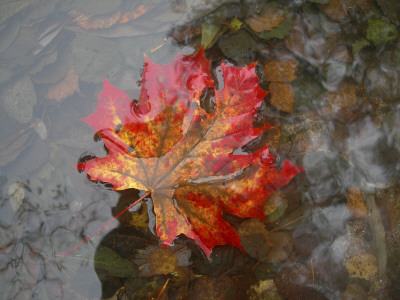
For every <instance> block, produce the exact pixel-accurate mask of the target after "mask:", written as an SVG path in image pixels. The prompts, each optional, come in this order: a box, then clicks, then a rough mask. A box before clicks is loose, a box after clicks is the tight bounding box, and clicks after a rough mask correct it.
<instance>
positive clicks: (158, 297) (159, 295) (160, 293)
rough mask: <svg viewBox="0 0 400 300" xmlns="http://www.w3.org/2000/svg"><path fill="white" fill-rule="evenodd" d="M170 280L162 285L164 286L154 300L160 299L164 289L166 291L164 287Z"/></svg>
mask: <svg viewBox="0 0 400 300" xmlns="http://www.w3.org/2000/svg"><path fill="white" fill-rule="evenodd" d="M170 280H171V278H168V279H167V281H166V282H165V283H164V285H163V287H162V289H161V291H160V292H159V293H158V296H157V298H156V300H158V299H160V297H161V295H162V294H163V293H164V291H165V289H166V287H167V285H168V282H169V281H170Z"/></svg>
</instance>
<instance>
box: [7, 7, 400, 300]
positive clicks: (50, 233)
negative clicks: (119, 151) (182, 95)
mask: <svg viewBox="0 0 400 300" xmlns="http://www.w3.org/2000/svg"><path fill="white" fill-rule="evenodd" d="M399 26H400V4H399V3H398V1H396V0H393V1H382V0H376V1H372V0H330V1H329V0H318V1H317V0H314V1H311V0H309V1H306V0H303V1H302V0H298V1H285V0H280V1H206V0H198V1H197V0H193V1H190V0H186V1H185V0H175V1H157V0H152V1H124V0H101V1H95V0H79V1H78V0H76V1H72V0H71V1H61V0H60V1H58V0H18V1H1V3H0V66H1V67H0V89H1V90H0V92H1V109H0V116H1V119H0V120H1V124H0V126H1V131H0V182H1V187H2V188H1V200H0V205H1V209H0V225H1V226H0V237H1V238H0V249H1V251H0V279H1V285H0V286H1V289H0V298H1V299H100V298H102V297H103V298H107V299H108V298H112V299H367V298H368V297H369V298H368V299H399V294H400V284H399V282H400V251H399V249H400V248H399V246H400V191H399V178H400V176H399V175H400V159H399V157H400V155H399V154H400V126H399V125H400V105H399V104H400V101H399V99H400V38H399V29H400V27H399ZM201 44H204V46H205V48H206V57H207V58H208V59H209V60H210V61H211V62H212V70H213V71H214V73H215V74H216V75H215V79H220V78H219V77H218V76H220V75H219V74H220V73H219V72H218V66H219V64H220V62H221V61H222V60H224V61H226V62H228V63H230V64H232V65H235V66H245V65H248V64H250V63H252V62H254V61H258V64H257V68H256V69H257V74H258V75H259V78H260V85H261V86H262V87H263V88H264V89H265V90H268V91H270V94H269V95H267V97H266V99H265V100H264V103H263V105H262V106H261V107H260V109H259V111H258V115H257V118H256V120H255V123H257V124H264V123H267V124H270V125H272V126H273V127H272V128H271V129H270V130H268V131H266V132H265V133H264V134H263V135H262V136H261V137H260V138H258V139H257V141H255V142H253V143H251V144H250V145H249V146H248V147H247V148H245V149H244V150H245V151H253V150H254V149H256V148H257V147H258V146H260V145H264V144H266V143H267V144H268V145H269V149H270V152H271V153H272V154H273V155H274V157H275V159H276V162H277V163H276V166H277V167H278V168H279V166H280V165H281V163H282V162H283V161H284V160H285V159H288V160H290V161H291V162H293V163H296V164H297V165H298V166H300V167H303V168H305V171H304V172H302V173H301V174H299V175H297V176H296V177H295V178H294V179H293V180H292V181H291V182H290V183H289V185H288V186H287V187H285V188H283V189H281V190H280V191H279V192H276V193H274V194H273V195H272V196H271V197H270V199H268V201H267V202H266V203H267V204H268V205H266V206H265V215H266V219H267V220H268V222H262V221H259V220H255V219H240V218H238V217H234V216H231V215H229V214H225V215H224V217H225V219H226V220H227V221H228V222H229V223H230V224H232V226H233V227H234V228H235V229H237V230H238V232H239V235H240V236H241V239H242V246H243V248H244V250H245V253H242V252H241V251H240V250H239V249H237V248H234V247H231V246H217V247H216V248H214V250H213V251H212V253H211V261H208V260H207V258H206V257H205V255H204V253H203V252H202V251H201V249H200V248H199V247H198V246H197V245H196V244H195V243H194V242H193V241H192V240H190V239H188V238H186V237H184V236H182V237H179V238H178V239H176V240H175V243H174V245H173V246H172V247H170V248H168V249H166V248H163V247H162V246H161V243H160V241H159V239H158V238H157V236H156V235H155V234H154V226H155V218H154V214H153V205H152V202H151V199H150V198H146V200H145V201H144V202H143V203H142V205H141V206H140V207H134V210H135V211H134V212H133V211H132V212H127V213H125V214H123V215H122V216H121V217H120V218H119V222H116V221H115V222H113V223H111V224H110V226H108V228H106V229H104V230H102V231H101V232H99V233H98V234H96V235H95V236H94V237H92V238H91V239H90V240H89V241H88V242H87V243H85V244H83V245H82V246H81V247H79V248H78V249H76V250H75V251H73V252H72V253H70V254H68V255H66V256H62V253H63V252H65V251H68V250H70V249H71V248H73V247H74V246H75V245H77V244H79V243H80V242H81V241H82V240H83V239H85V237H88V236H89V235H90V234H92V233H93V232H95V231H96V230H97V229H98V228H99V227H100V226H102V225H103V224H104V223H106V222H107V221H108V220H110V219H111V218H112V217H113V216H115V215H117V214H118V213H119V212H120V211H122V210H123V209H124V208H126V207H127V206H128V205H129V204H130V203H132V201H135V200H137V199H138V198H139V197H140V196H142V195H144V192H143V191H137V190H128V191H123V192H115V191H112V190H111V187H110V185H109V184H104V183H100V182H92V181H90V180H89V179H88V178H87V175H86V174H85V173H82V172H81V173H80V172H78V170H77V169H76V168H75V167H74V166H75V165H76V164H77V163H78V162H79V161H82V160H85V159H88V158H91V157H93V156H97V157H101V156H105V155H106V151H105V149H104V145H103V143H102V141H101V140H99V138H98V137H96V136H95V134H94V132H93V131H92V129H91V128H90V127H89V126H88V125H87V124H86V123H84V122H82V121H80V119H81V118H83V117H85V116H87V115H89V114H90V113H92V112H93V111H94V110H95V108H96V105H97V95H98V94H99V93H100V92H101V90H102V85H103V78H107V79H108V80H109V81H110V82H111V83H112V84H113V85H114V86H116V87H117V88H119V89H121V90H123V91H125V92H126V93H127V95H128V96H129V97H130V98H132V99H137V98H138V96H139V93H140V80H141V74H142V72H143V66H144V54H146V55H147V56H148V57H149V58H150V59H151V60H152V61H154V62H156V63H159V64H161V63H167V62H170V61H172V60H173V59H174V58H175V56H176V55H177V54H178V53H179V52H181V53H184V54H190V53H193V52H195V51H197V50H198V49H199V48H200V45H201ZM218 88H220V87H218ZM202 105H204V107H205V108H206V109H207V105H210V103H207V101H205V102H204V103H202ZM255 196H256V195H255Z"/></svg>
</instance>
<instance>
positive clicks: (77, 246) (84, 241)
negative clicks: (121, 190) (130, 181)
mask: <svg viewBox="0 0 400 300" xmlns="http://www.w3.org/2000/svg"><path fill="white" fill-rule="evenodd" d="M150 193H151V192H150V191H148V192H147V193H146V194H144V195H143V196H142V197H140V198H139V199H138V200H136V201H135V202H133V203H132V204H130V205H129V206H128V207H127V208H125V209H124V210H123V211H121V212H120V213H119V214H117V215H116V216H115V217H113V218H112V219H110V220H108V221H107V222H106V223H104V224H103V225H102V226H100V227H99V228H97V230H96V231H95V232H93V233H92V234H91V235H89V236H88V237H86V238H85V239H84V240H83V241H82V242H80V243H79V244H78V245H76V246H75V247H73V248H72V249H70V250H68V251H65V252H63V254H62V256H63V257H64V256H66V255H68V254H70V253H72V252H74V251H75V250H76V249H78V248H79V247H80V246H82V245H83V244H84V243H86V242H87V241H88V240H90V239H91V238H92V237H93V236H94V235H95V234H96V233H98V232H100V231H101V230H103V229H104V228H105V227H107V226H108V225H110V223H112V222H113V221H114V220H116V219H118V218H119V217H120V216H121V215H123V214H124V213H125V212H127V211H128V210H130V209H131V208H132V207H134V206H135V205H136V204H138V203H139V202H140V201H142V200H143V199H144V198H146V197H147V196H148V195H150Z"/></svg>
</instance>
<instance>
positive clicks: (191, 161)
mask: <svg viewBox="0 0 400 300" xmlns="http://www.w3.org/2000/svg"><path fill="white" fill-rule="evenodd" d="M220 68H221V70H222V72H223V80H224V88H223V89H221V90H215V88H214V86H213V81H212V79H211V75H210V62H209V61H208V60H207V59H206V58H205V56H204V50H203V49H202V50H200V51H199V52H198V53H194V54H192V55H189V56H184V55H178V56H177V57H176V58H175V60H174V61H173V62H171V63H169V64H166V65H162V66H160V65H156V64H155V63H153V62H151V61H150V60H149V59H147V58H146V62H145V70H144V72H143V80H142V91H141V94H140V97H139V99H138V100H137V101H131V99H129V97H128V96H127V95H126V94H125V93H124V92H122V91H120V90H118V89H117V88H115V87H114V86H112V85H111V84H110V83H109V82H108V81H107V80H105V81H104V89H103V91H102V93H101V94H100V95H99V102H98V107H97V110H96V112H94V113H93V114H91V115H89V116H88V117H86V118H84V119H83V120H84V121H85V122H87V123H88V124H89V125H91V126H92V128H93V129H94V130H95V131H96V132H97V134H98V135H99V136H100V137H101V138H102V140H103V141H104V143H105V146H106V147H107V148H108V151H109V153H108V156H106V157H102V158H95V159H92V160H89V161H87V162H84V163H81V164H78V166H77V167H78V168H79V169H82V170H84V171H85V172H87V173H88V174H89V175H90V177H91V179H92V180H101V181H104V182H109V183H111V184H113V189H114V190H124V189H128V188H136V189H140V190H145V191H149V192H150V193H151V197H152V200H153V204H154V212H155V214H156V232H157V235H158V236H159V237H160V239H161V241H162V242H163V243H165V244H167V245H171V244H172V242H173V240H174V239H175V238H176V237H177V236H178V235H180V234H184V235H186V236H187V237H189V238H191V239H193V240H195V242H196V243H197V244H198V245H199V246H200V247H201V248H202V249H203V251H204V252H205V253H206V255H207V257H209V256H210V253H211V250H212V249H213V248H214V246H216V245H224V244H228V245H233V246H236V247H238V248H240V249H242V247H241V245H240V238H239V236H238V234H237V232H236V231H235V229H234V228H233V227H232V226H231V225H230V224H229V223H228V222H227V221H225V220H224V218H223V211H226V212H228V213H230V214H233V215H236V216H239V217H257V218H260V219H265V217H264V202H265V201H266V199H267V197H268V196H269V195H270V194H271V193H272V192H273V191H274V190H276V189H279V188H280V187H283V186H285V185H286V184H287V183H288V182H289V181H290V179H291V178H292V177H293V176H295V175H296V174H297V173H299V172H300V171H302V169H301V168H299V167H297V166H295V165H293V164H292V163H290V162H289V161H284V162H283V164H282V168H281V169H280V170H278V169H276V168H275V166H274V161H275V159H274V158H273V157H272V156H271V155H270V153H269V151H268V146H265V147H263V148H261V149H259V150H258V151H256V152H254V153H251V154H234V150H235V149H238V148H240V147H242V146H244V145H246V144H247V143H248V142H250V141H251V140H253V139H254V138H256V137H258V136H259V135H260V134H261V133H262V132H263V131H264V130H265V129H267V128H269V127H270V126H268V125H264V126H263V127H259V128H254V127H253V119H254V115H255V113H256V111H257V108H258V107H259V106H260V105H261V102H262V101H263V99H264V97H265V95H266V94H267V92H265V91H264V90H262V89H261V87H260V86H259V80H258V77H257V75H256V73H255V63H253V64H251V65H249V66H246V67H231V66H228V65H227V64H225V63H222V64H221V67H220ZM208 89H212V90H214V91H215V97H214V103H215V106H214V108H213V110H212V111H207V110H205V109H203V108H202V107H201V105H200V98H201V96H202V94H203V91H206V90H208Z"/></svg>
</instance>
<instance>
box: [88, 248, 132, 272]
mask: <svg viewBox="0 0 400 300" xmlns="http://www.w3.org/2000/svg"><path fill="white" fill-rule="evenodd" d="M95 268H97V269H101V270H105V271H107V272H108V273H109V274H110V275H111V276H115V277H121V278H125V277H129V276H130V275H134V274H137V273H138V270H137V268H136V266H135V265H134V264H133V263H132V262H131V261H129V260H127V259H125V258H122V257H121V256H119V255H118V254H117V253H116V252H114V251H113V250H112V249H110V248H108V247H105V246H101V245H99V246H98V247H97V251H96V255H95Z"/></svg>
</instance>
